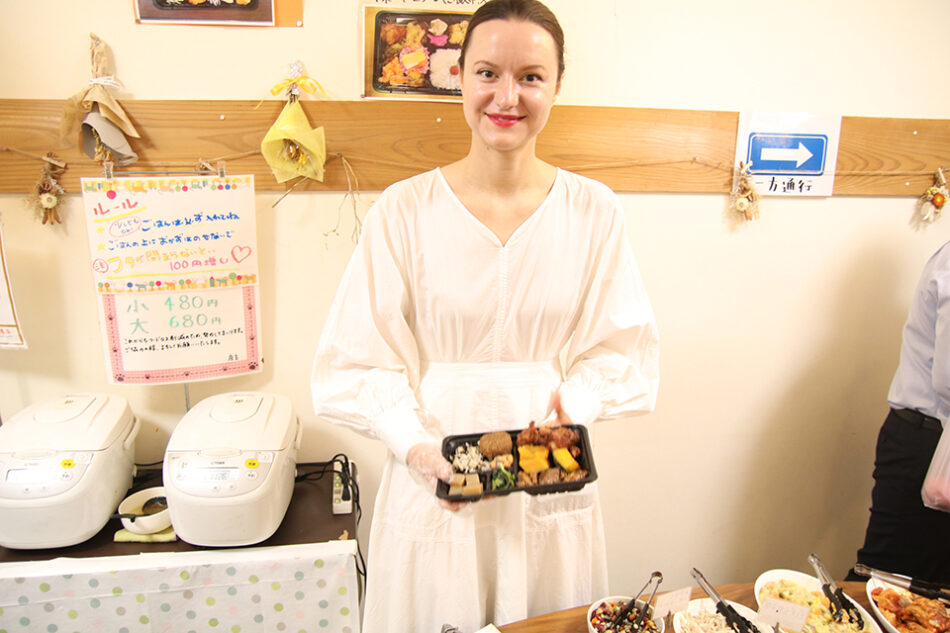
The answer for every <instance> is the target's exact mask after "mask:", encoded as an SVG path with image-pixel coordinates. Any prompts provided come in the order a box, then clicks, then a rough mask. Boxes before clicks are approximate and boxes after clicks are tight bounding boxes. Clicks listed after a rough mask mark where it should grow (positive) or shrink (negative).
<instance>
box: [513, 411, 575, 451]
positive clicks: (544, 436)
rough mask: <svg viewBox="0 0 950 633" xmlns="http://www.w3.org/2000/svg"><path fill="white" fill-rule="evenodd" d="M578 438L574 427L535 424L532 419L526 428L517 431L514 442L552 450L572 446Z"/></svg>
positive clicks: (519, 444)
mask: <svg viewBox="0 0 950 633" xmlns="http://www.w3.org/2000/svg"><path fill="white" fill-rule="evenodd" d="M580 439H581V438H580V435H578V434H577V432H576V431H575V430H574V429H570V428H568V427H566V426H535V425H534V420H532V421H531V423H530V424H529V425H528V428H526V429H525V430H523V431H521V433H518V437H517V438H516V440H515V442H516V443H517V444H518V446H524V445H526V444H539V445H541V446H547V447H548V448H550V449H551V450H554V449H555V448H568V447H570V446H574V445H575V444H577V442H578V441H580ZM575 457H576V455H575Z"/></svg>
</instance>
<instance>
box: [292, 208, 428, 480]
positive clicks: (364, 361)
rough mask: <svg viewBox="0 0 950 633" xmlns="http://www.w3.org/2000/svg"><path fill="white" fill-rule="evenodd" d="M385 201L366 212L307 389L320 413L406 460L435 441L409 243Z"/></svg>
mask: <svg viewBox="0 0 950 633" xmlns="http://www.w3.org/2000/svg"><path fill="white" fill-rule="evenodd" d="M386 201H387V194H386V193H384V194H383V195H382V196H381V197H380V199H379V201H378V202H377V204H376V206H375V207H374V208H373V209H371V210H370V212H369V213H368V214H367V217H366V221H365V224H364V227H363V232H362V235H361V237H360V241H359V244H358V245H357V247H356V251H355V252H354V254H353V256H352V258H351V259H350V262H349V264H348V265H347V268H346V271H345V273H344V275H343V279H342V281H341V282H340V286H339V289H338V290H337V294H336V297H335V299H334V301H333V305H332V306H331V308H330V314H329V317H328V320H327V323H326V326H325V327H324V329H323V332H322V334H321V337H320V343H319V345H318V347H317V353H316V357H315V359H314V364H313V372H312V374H311V381H310V385H311V391H312V395H313V405H314V410H315V411H316V413H317V415H319V416H321V417H323V418H325V419H326V420H328V421H329V422H332V423H335V424H340V425H343V426H346V427H349V428H351V429H353V430H355V431H357V432H358V433H361V434H363V435H367V436H369V437H373V438H376V439H380V440H382V441H383V442H384V443H385V444H386V446H387V447H389V449H390V450H391V451H392V452H393V454H394V455H395V457H396V458H397V459H398V460H400V461H402V462H405V457H406V452H407V451H408V450H409V448H410V447H411V446H413V445H414V444H416V443H418V442H422V441H432V440H433V438H431V437H430V436H429V435H428V434H427V433H426V432H425V429H424V428H423V426H422V423H421V420H420V416H421V411H420V406H419V403H418V401H417V399H416V396H415V393H414V389H415V388H416V387H417V386H418V381H419V352H418V348H417V344H416V340H415V337H414V336H413V333H412V330H411V328H410V323H409V318H410V317H409V296H408V279H407V277H406V273H405V270H404V269H403V267H402V266H401V265H400V263H399V262H400V257H401V256H402V255H403V254H404V253H403V249H404V241H402V240H401V236H400V235H399V232H398V229H396V228H394V227H392V226H388V225H387V222H386V215H385V212H384V210H385V206H386ZM397 226H398V225H397Z"/></svg>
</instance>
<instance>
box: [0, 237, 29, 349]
mask: <svg viewBox="0 0 950 633" xmlns="http://www.w3.org/2000/svg"><path fill="white" fill-rule="evenodd" d="M0 284H2V285H0V349H26V340H25V339H24V338H23V332H22V331H21V330H20V321H19V320H18V319H17V316H16V307H15V306H14V305H13V290H12V289H11V287H10V276H9V275H8V274H7V255H6V252H5V251H4V250H3V236H2V235H0Z"/></svg>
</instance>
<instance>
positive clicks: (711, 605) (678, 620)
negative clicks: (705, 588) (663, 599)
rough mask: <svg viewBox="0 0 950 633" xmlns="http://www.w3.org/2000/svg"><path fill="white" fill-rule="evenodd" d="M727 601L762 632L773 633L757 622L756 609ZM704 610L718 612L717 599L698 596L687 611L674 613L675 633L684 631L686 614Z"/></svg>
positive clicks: (690, 603) (694, 613) (690, 602)
mask: <svg viewBox="0 0 950 633" xmlns="http://www.w3.org/2000/svg"><path fill="white" fill-rule="evenodd" d="M726 603H727V604H729V605H730V606H731V607H732V608H733V609H735V610H736V613H738V614H739V615H741V616H742V617H744V618H745V619H746V620H748V621H749V622H751V623H752V625H753V626H755V627H756V628H757V629H758V630H759V631H762V633H771V629H767V628H766V627H765V626H763V625H762V624H760V623H759V622H756V613H755V611H753V610H752V609H750V608H749V607H747V606H745V605H743V604H739V603H738V602H733V601H732V600H726ZM702 611H705V612H707V613H716V603H715V601H713V599H712V598H696V599H695V600H690V601H689V606H687V608H686V610H685V611H677V612H676V613H674V614H673V631H674V632H675V633H683V623H684V622H683V616H684V614H686V613H688V614H689V615H692V616H696V615H699V614H700V612H702Z"/></svg>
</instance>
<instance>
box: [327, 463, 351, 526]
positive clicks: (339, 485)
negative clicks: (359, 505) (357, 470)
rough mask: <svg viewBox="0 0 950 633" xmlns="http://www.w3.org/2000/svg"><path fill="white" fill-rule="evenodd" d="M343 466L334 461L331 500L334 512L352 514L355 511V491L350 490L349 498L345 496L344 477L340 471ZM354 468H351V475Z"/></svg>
mask: <svg viewBox="0 0 950 633" xmlns="http://www.w3.org/2000/svg"><path fill="white" fill-rule="evenodd" d="M341 472H343V467H342V466H341V465H340V463H339V462H333V492H332V494H331V497H330V501H331V502H332V503H333V514H351V513H352V512H353V491H352V490H350V491H349V493H350V494H349V499H344V498H343V478H342V477H341V476H340V473H341ZM352 473H353V470H352V469H350V476H352Z"/></svg>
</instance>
